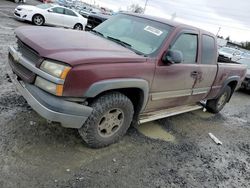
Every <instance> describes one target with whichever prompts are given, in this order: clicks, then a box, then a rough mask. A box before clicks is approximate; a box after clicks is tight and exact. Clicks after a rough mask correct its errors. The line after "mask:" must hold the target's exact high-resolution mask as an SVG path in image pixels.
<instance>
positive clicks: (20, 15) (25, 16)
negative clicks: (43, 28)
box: [14, 9, 32, 21]
mask: <svg viewBox="0 0 250 188" xmlns="http://www.w3.org/2000/svg"><path fill="white" fill-rule="evenodd" d="M14 16H15V18H16V19H18V20H21V21H32V19H31V17H30V14H29V13H28V12H23V11H19V10H17V9H15V11H14Z"/></svg>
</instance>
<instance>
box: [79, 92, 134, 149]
mask: <svg viewBox="0 0 250 188" xmlns="http://www.w3.org/2000/svg"><path fill="white" fill-rule="evenodd" d="M90 106H91V107H92V108H93V111H92V113H91V115H90V116H89V117H88V119H87V120H86V122H85V123H84V125H83V126H82V127H81V128H80V129H78V132H79V133H80V135H81V137H82V138H83V140H84V141H85V142H86V143H87V145H88V146H90V147H92V148H101V147H105V146H108V145H110V144H113V143H115V142H117V141H118V140H119V139H120V138H121V137H122V136H124V134H125V133H126V132H127V130H128V128H129V126H130V124H131V122H132V119H133V114H134V107H133V104H132V102H131V100H130V99H129V98H128V97H126V96H125V95H123V94H122V93H119V92H110V93H107V94H105V95H103V96H100V97H99V98H97V99H96V100H94V101H93V102H92V103H91V104H90Z"/></svg>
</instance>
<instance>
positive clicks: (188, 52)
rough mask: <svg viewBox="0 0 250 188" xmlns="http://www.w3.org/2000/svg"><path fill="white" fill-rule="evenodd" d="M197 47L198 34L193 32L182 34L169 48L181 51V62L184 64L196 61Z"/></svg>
mask: <svg viewBox="0 0 250 188" xmlns="http://www.w3.org/2000/svg"><path fill="white" fill-rule="evenodd" d="M197 49H198V36H197V35H195V34H188V33H185V34H182V35H181V36H179V38H178V39H177V40H176V41H175V43H174V44H173V45H172V47H171V50H178V51H181V52H182V55H183V62H182V63H186V64H194V63H196V58H197Z"/></svg>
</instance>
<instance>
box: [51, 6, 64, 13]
mask: <svg viewBox="0 0 250 188" xmlns="http://www.w3.org/2000/svg"><path fill="white" fill-rule="evenodd" d="M52 10H53V12H54V13H57V14H64V8H61V7H56V8H52Z"/></svg>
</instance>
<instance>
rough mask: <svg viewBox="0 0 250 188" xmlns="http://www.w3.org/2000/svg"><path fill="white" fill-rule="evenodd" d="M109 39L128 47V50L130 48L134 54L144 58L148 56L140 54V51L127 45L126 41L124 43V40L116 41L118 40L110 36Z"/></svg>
mask: <svg viewBox="0 0 250 188" xmlns="http://www.w3.org/2000/svg"><path fill="white" fill-rule="evenodd" d="M107 39H110V40H112V41H114V42H116V43H118V44H120V45H122V46H124V47H126V48H129V49H130V50H132V51H133V52H135V53H136V54H137V55H143V56H144V57H147V55H145V54H144V53H142V52H139V51H138V50H135V49H134V48H133V47H132V45H131V44H129V43H127V42H124V41H122V40H120V39H116V38H114V37H110V36H107Z"/></svg>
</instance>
